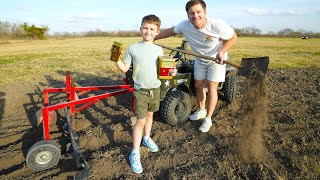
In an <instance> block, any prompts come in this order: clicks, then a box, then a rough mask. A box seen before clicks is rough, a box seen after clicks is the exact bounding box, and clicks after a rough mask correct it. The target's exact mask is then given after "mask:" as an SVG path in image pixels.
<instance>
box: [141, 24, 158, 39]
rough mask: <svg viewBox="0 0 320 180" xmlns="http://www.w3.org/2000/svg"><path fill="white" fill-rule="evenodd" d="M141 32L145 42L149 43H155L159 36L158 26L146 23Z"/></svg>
mask: <svg viewBox="0 0 320 180" xmlns="http://www.w3.org/2000/svg"><path fill="white" fill-rule="evenodd" d="M140 32H141V36H142V38H143V40H144V41H147V42H153V39H154V37H155V36H156V35H158V34H159V30H158V27H157V25H155V24H150V23H146V22H145V23H142V25H141V27H140Z"/></svg>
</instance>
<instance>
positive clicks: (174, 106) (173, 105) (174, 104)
mask: <svg viewBox="0 0 320 180" xmlns="http://www.w3.org/2000/svg"><path fill="white" fill-rule="evenodd" d="M191 108H192V103H191V98H190V96H189V94H187V93H185V92H183V91H179V90H178V91H171V92H169V93H168V94H167V95H166V97H165V99H164V100H163V101H162V102H161V108H160V116H161V118H162V119H164V120H165V121H166V122H167V123H168V124H170V125H173V126H176V125H179V124H182V123H184V122H185V121H186V120H187V119H188V117H189V115H190V113H191Z"/></svg>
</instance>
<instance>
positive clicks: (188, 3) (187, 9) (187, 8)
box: [186, 0, 207, 12]
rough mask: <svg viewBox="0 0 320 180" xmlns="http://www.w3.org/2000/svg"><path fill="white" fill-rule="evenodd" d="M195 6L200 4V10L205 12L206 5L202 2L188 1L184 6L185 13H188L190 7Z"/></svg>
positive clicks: (199, 0) (196, 0) (201, 0)
mask: <svg viewBox="0 0 320 180" xmlns="http://www.w3.org/2000/svg"><path fill="white" fill-rule="evenodd" d="M197 4H201V6H202V8H203V9H204V10H206V7H207V6H206V3H205V2H204V1H203V0H190V1H188V2H187V4H186V11H187V12H188V11H189V9H190V7H192V6H195V5H197Z"/></svg>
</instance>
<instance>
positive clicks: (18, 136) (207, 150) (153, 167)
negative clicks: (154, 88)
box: [0, 68, 320, 179]
mask: <svg viewBox="0 0 320 180" xmlns="http://www.w3.org/2000/svg"><path fill="white" fill-rule="evenodd" d="M63 75H64V73H61V76H63ZM72 75H73V76H74V77H78V78H76V84H77V85H78V86H91V85H115V84H121V83H122V81H121V78H120V77H119V76H118V75H105V76H103V77H101V76H100V77H98V76H93V75H88V74H83V73H77V72H73V73H72ZM46 87H64V82H62V81H57V80H55V79H54V78H53V77H49V76H48V77H47V82H37V83H31V82H30V83H24V84H10V85H0V123H1V129H0V162H1V163H0V179H70V178H72V177H73V175H75V174H76V173H78V172H79V171H80V170H81V169H79V168H77V167H76V163H75V160H74V159H73V158H72V152H70V148H69V143H70V139H69V138H68V135H67V133H66V132H65V130H64V129H63V126H64V124H65V114H64V111H63V110H59V111H58V113H57V114H58V120H57V125H56V126H53V127H51V129H50V130H51V137H52V139H53V140H55V141H56V142H57V143H58V144H59V146H60V148H61V158H60V161H59V163H58V165H57V166H55V167H53V168H51V169H48V170H45V171H40V172H33V171H32V170H30V169H29V168H28V167H27V165H26V162H25V158H26V154H27V152H28V149H29V148H30V147H31V146H32V145H33V144H34V143H36V142H38V141H40V140H42V128H32V126H31V122H32V118H33V115H34V114H35V112H36V111H37V110H38V109H40V108H41V107H42V106H43V105H42V104H43V98H42V90H43V89H44V88H46ZM98 93H101V92H98ZM88 95H89V96H90V94H88ZM130 98H131V95H130V94H126V95H119V96H116V97H111V98H107V99H103V100H101V101H99V102H97V103H95V104H94V105H92V106H90V107H89V108H87V109H85V110H83V111H82V112H81V113H79V114H77V115H76V117H75V122H76V124H75V125H74V129H76V131H77V132H78V134H79V142H80V143H79V144H80V147H81V149H80V152H81V153H82V155H83V157H84V159H85V160H86V161H87V162H88V163H89V164H90V172H91V176H90V179H137V178H139V179H320V144H319V142H320V69H319V68H304V69H274V70H270V71H268V72H267V75H266V79H264V80H262V81H259V83H258V84H254V83H253V84H252V82H250V81H248V79H246V78H244V77H239V78H238V81H237V94H236V98H235V100H234V101H233V102H232V103H231V104H227V103H225V102H223V101H219V102H218V106H217V108H216V111H215V114H214V115H213V118H212V119H213V121H214V123H213V127H212V128H211V129H210V131H209V132H208V133H201V132H199V131H198V128H199V126H200V124H201V121H196V122H190V121H188V122H187V123H185V124H183V125H181V126H178V127H172V126H170V125H168V124H166V123H165V122H164V121H162V120H161V119H160V118H159V116H158V115H157V114H155V117H154V119H155V121H154V125H153V130H152V138H153V139H154V141H155V142H156V143H157V144H158V146H159V148H160V150H159V152H157V153H151V152H148V151H147V149H146V148H144V147H142V148H141V153H142V156H141V157H142V165H143V168H144V172H143V173H142V174H141V175H136V174H134V173H133V172H132V171H131V168H130V166H129V163H128V155H129V153H130V151H131V147H132V138H131V133H132V128H131V127H130V126H129V125H127V124H126V120H127V119H128V118H129V117H130V116H131V115H132V112H131V111H130V110H129V109H130V103H129V102H130V100H129V99H130ZM50 101H51V102H52V103H53V104H56V103H59V102H64V101H65V96H64V94H59V95H52V96H51V98H50ZM195 108H196V107H194V110H195Z"/></svg>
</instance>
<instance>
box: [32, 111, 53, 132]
mask: <svg viewBox="0 0 320 180" xmlns="http://www.w3.org/2000/svg"><path fill="white" fill-rule="evenodd" d="M42 121H43V116H42V109H39V110H38V111H37V112H36V113H35V114H34V115H33V118H32V123H31V124H32V127H34V128H36V127H39V126H40V124H41V123H42ZM56 122H57V113H56V111H50V112H49V126H52V125H55V124H56Z"/></svg>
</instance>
